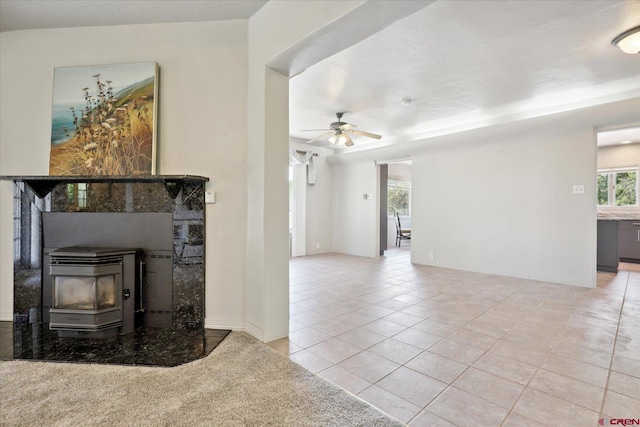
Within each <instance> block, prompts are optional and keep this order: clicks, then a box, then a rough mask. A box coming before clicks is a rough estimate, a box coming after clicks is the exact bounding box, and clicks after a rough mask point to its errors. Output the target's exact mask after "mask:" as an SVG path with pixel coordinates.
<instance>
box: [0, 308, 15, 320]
mask: <svg viewBox="0 0 640 427" xmlns="http://www.w3.org/2000/svg"><path fill="white" fill-rule="evenodd" d="M0 322H13V312H12V311H0Z"/></svg>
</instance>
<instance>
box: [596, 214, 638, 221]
mask: <svg viewBox="0 0 640 427" xmlns="http://www.w3.org/2000/svg"><path fill="white" fill-rule="evenodd" d="M598 220H599V221H602V220H604V221H640V216H639V215H638V214H630V215H624V214H622V215H619V214H604V215H603V214H598Z"/></svg>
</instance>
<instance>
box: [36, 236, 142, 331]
mask: <svg viewBox="0 0 640 427" xmlns="http://www.w3.org/2000/svg"><path fill="white" fill-rule="evenodd" d="M48 259H49V275H48V276H49V280H45V281H44V285H45V286H44V289H43V299H44V301H43V305H44V309H45V317H48V320H49V328H50V329H52V330H57V331H58V334H59V335H60V336H61V337H83V338H107V337H112V336H117V335H124V334H128V333H132V332H133V331H134V330H135V328H136V326H138V325H137V323H140V320H139V319H141V317H142V315H143V313H144V312H145V308H144V306H143V302H144V296H143V292H144V255H143V252H142V250H140V249H129V248H103V247H85V246H73V247H67V248H60V249H55V250H52V251H51V252H50V253H49V254H48ZM47 288H48V289H47ZM46 314H48V316H46ZM137 319H138V321H137Z"/></svg>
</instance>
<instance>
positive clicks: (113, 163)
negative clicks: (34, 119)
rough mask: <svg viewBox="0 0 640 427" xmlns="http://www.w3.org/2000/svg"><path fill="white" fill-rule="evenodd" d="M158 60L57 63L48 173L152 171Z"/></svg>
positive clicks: (70, 174)
mask: <svg viewBox="0 0 640 427" xmlns="http://www.w3.org/2000/svg"><path fill="white" fill-rule="evenodd" d="M158 72H159V67H158V64H157V63H156V62H136V63H125V64H108V65H92V66H73V67H56V68H55V69H54V78H53V97H52V109H51V111H52V112H51V140H50V156H49V175H50V176H105V175H106V176H139V175H155V174H156V157H157V155H156V150H157V148H156V147H157V133H158V132H157V122H158V120H157V117H158V114H157V113H158Z"/></svg>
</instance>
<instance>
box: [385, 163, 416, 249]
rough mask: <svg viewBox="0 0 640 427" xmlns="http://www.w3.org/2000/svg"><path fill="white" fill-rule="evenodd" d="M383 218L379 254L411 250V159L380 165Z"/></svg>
mask: <svg viewBox="0 0 640 427" xmlns="http://www.w3.org/2000/svg"><path fill="white" fill-rule="evenodd" d="M380 219H381V220H380V255H381V256H382V255H385V251H393V252H396V251H399V250H404V251H406V250H409V251H410V250H411V160H398V161H393V162H387V163H385V164H381V165H380ZM387 254H389V253H387Z"/></svg>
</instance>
